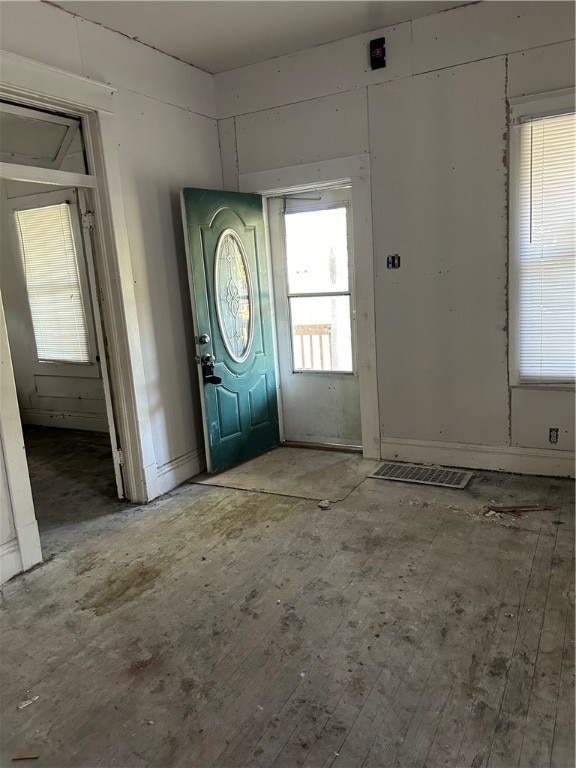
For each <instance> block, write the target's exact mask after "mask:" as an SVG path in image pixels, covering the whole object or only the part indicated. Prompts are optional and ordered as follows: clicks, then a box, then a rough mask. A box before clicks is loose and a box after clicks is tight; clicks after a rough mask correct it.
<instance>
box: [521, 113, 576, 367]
mask: <svg viewBox="0 0 576 768" xmlns="http://www.w3.org/2000/svg"><path fill="white" fill-rule="evenodd" d="M518 130H519V131H520V157H519V161H520V165H519V169H518V170H519V179H518V182H519V186H518V211H517V216H518V218H517V232H516V237H517V243H518V247H517V250H518V253H517V264H516V268H517V286H518V302H519V305H518V315H517V316H518V328H517V332H518V340H517V341H518V353H517V358H518V360H517V362H518V369H519V370H518V374H519V380H520V382H522V381H525V382H530V381H534V382H564V381H570V380H573V379H574V375H575V373H576V365H575V362H576V360H575V357H576V356H575V344H576V337H575V320H576V314H575V300H576V290H575V289H576V242H575V225H574V212H575V209H576V118H575V115H574V114H565V115H556V116H550V117H544V118H540V119H533V120H528V121H526V122H524V123H523V124H522V125H521V126H520V127H519V129H518Z"/></svg>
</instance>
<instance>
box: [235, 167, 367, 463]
mask: <svg viewBox="0 0 576 768" xmlns="http://www.w3.org/2000/svg"><path fill="white" fill-rule="evenodd" d="M337 183H351V185H352V220H353V228H354V233H353V236H354V282H355V290H356V345H357V346H356V364H357V366H358V383H359V389H360V418H361V423H362V452H363V455H364V457H365V458H369V459H379V458H380V417H379V407H378V385H377V373H376V371H377V367H376V323H375V311H374V256H373V249H372V208H371V195H370V161H369V157H368V155H355V156H351V157H342V158H338V159H336V160H325V161H322V162H318V163H306V164H303V165H295V166H290V167H286V168H275V169H273V170H269V171H258V172H256V173H245V174H240V175H239V177H238V186H239V190H240V192H257V193H258V194H260V195H262V196H263V197H265V198H266V197H273V196H275V195H280V194H283V193H285V192H286V191H288V190H290V192H291V193H294V192H298V191H302V192H304V191H307V190H309V189H311V188H314V187H318V186H319V185H332V184H337ZM269 245H270V244H269Z"/></svg>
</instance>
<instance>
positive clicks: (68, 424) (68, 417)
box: [22, 408, 110, 432]
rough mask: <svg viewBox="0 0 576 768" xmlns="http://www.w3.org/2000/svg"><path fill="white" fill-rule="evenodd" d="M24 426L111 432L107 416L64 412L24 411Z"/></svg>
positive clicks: (25, 409) (28, 409) (27, 409)
mask: <svg viewBox="0 0 576 768" xmlns="http://www.w3.org/2000/svg"><path fill="white" fill-rule="evenodd" d="M22 424H33V425H34V426H37V427H64V428H66V429H83V430H86V431H88V432H109V431H110V426H109V424H108V420H107V419H106V416H100V415H99V416H90V415H88V414H78V413H69V412H68V411H62V412H60V413H55V412H54V411H42V410H36V409H34V410H32V409H30V408H24V409H23V410H22Z"/></svg>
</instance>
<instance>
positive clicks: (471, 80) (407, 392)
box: [215, 2, 574, 474]
mask: <svg viewBox="0 0 576 768" xmlns="http://www.w3.org/2000/svg"><path fill="white" fill-rule="evenodd" d="M379 36H384V37H385V38H386V50H387V66H386V68H385V69H381V70H377V71H375V72H372V71H371V70H370V69H369V68H368V65H367V61H368V58H367V43H368V41H369V40H370V39H371V38H374V37H379ZM573 37H574V6H573V4H571V3H563V2H560V3H558V2H552V3H548V2H546V3H542V2H513V3H507V2H504V3H499V2H491V3H480V4H477V5H471V6H465V7H461V8H458V9H454V10H452V11H447V12H444V13H440V14H436V15H433V16H429V17H425V18H421V19H417V20H415V21H413V22H408V23H406V24H400V25H398V26H395V27H390V28H387V29H382V30H377V31H374V32H372V33H370V34H367V35H357V36H355V37H350V38H348V39H346V40H341V41H338V42H335V43H330V44H327V45H323V46H318V47H316V48H311V49H308V50H306V51H302V52H301V53H298V54H294V55H290V56H281V57H278V58H276V59H273V60H270V61H267V62H263V63H260V64H255V65H251V66H248V67H243V68H241V69H236V70H233V71H231V72H224V73H222V74H219V75H216V77H215V80H216V89H217V104H218V116H219V118H220V120H219V133H220V146H221V152H222V161H223V174H224V183H225V185H226V186H227V187H228V188H230V189H237V188H238V187H237V184H238V176H239V175H243V174H249V173H254V172H258V171H266V170H274V169H278V168H282V167H286V166H298V165H301V164H306V163H312V162H315V161H320V160H329V159H334V158H338V157H346V156H350V155H359V154H366V155H367V156H369V159H370V167H371V177H372V217H373V240H374V284H375V303H376V338H377V365H378V389H379V404H380V418H381V437H382V451H383V454H384V455H386V456H398V457H399V458H401V459H405V460H418V461H434V462H444V463H454V464H461V465H467V466H477V467H486V468H494V469H497V468H502V469H510V470H513V471H528V472H542V473H551V474H567V473H569V472H571V471H572V470H573V454H572V453H571V452H573V450H574V396H573V392H565V391H551V390H546V391H544V390H527V389H511V388H510V387H509V384H508V321H507V318H508V294H507V290H508V289H507V283H508V200H507V174H508V167H507V151H508V137H507V99H509V98H511V97H514V96H517V95H521V94H526V93H538V92H543V91H548V90H555V89H559V88H566V87H570V86H573V85H574V43H573V40H572V39H573ZM389 253H399V254H400V255H401V257H402V267H401V269H399V270H394V271H388V270H386V269H385V259H386V256H387V255H388V254H389ZM359 343H362V342H361V340H359ZM550 420H552V421H550ZM552 422H553V423H552ZM549 426H558V427H560V440H559V442H558V444H557V445H556V446H552V445H550V444H549V442H548V427H549Z"/></svg>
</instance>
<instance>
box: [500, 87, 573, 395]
mask: <svg viewBox="0 0 576 768" xmlns="http://www.w3.org/2000/svg"><path fill="white" fill-rule="evenodd" d="M575 106H576V105H575V95H574V89H572V88H565V89H562V90H558V91H551V92H547V93H540V94H536V95H532V96H521V97H519V98H515V99H510V101H509V158H510V161H509V164H508V188H509V221H508V245H509V248H508V288H509V299H508V304H509V326H508V379H509V386H510V387H514V388H522V389H547V390H568V391H574V389H575V381H576V380H575V379H574V378H571V379H568V378H566V379H560V378H559V379H546V378H542V379H535V378H533V377H531V378H529V379H527V378H523V377H522V375H521V373H520V340H519V319H520V279H519V275H520V244H519V241H518V230H519V220H520V200H519V197H520V173H519V168H520V152H521V140H520V128H521V126H522V125H523V124H525V123H527V122H529V121H531V120H538V119H542V118H545V117H553V116H555V115H561V114H566V113H570V112H575V111H576V109H575Z"/></svg>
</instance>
